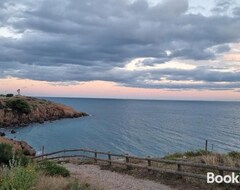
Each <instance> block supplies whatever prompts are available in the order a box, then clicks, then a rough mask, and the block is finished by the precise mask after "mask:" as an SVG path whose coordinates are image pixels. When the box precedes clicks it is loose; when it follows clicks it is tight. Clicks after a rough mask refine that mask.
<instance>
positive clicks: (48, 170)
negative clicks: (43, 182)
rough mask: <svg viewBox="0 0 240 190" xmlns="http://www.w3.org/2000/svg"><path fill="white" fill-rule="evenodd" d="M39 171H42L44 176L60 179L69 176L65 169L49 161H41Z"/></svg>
mask: <svg viewBox="0 0 240 190" xmlns="http://www.w3.org/2000/svg"><path fill="white" fill-rule="evenodd" d="M39 170H41V171H43V172H44V173H45V174H46V175H50V176H62V177H68V176H70V173H69V171H68V170H67V169H66V168H64V167H62V166H59V165H57V164H56V163H54V162H50V161H43V162H41V163H39Z"/></svg>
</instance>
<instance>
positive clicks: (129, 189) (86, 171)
mask: <svg viewBox="0 0 240 190" xmlns="http://www.w3.org/2000/svg"><path fill="white" fill-rule="evenodd" d="M64 166H65V167H66V168H67V169H68V170H69V171H70V173H71V175H72V176H73V177H75V178H77V179H78V180H79V181H81V182H87V183H89V184H91V185H93V186H94V187H98V188H102V189H104V190H172V189H171V188H170V187H168V186H166V185H162V184H160V183H156V182H153V181H150V180H143V179H137V178H134V177H133V176H129V175H125V174H120V173H116V172H111V171H108V170H101V169H100V167H99V166H96V165H74V164H65V165H64Z"/></svg>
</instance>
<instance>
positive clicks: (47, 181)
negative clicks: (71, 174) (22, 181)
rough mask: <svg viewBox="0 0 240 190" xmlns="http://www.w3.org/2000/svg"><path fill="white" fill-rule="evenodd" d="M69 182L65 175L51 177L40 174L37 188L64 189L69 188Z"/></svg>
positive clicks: (45, 189)
mask: <svg viewBox="0 0 240 190" xmlns="http://www.w3.org/2000/svg"><path fill="white" fill-rule="evenodd" d="M68 184H69V179H68V178H63V177H50V176H45V175H43V174H39V176H38V179H37V183H36V189H37V190H43V189H44V190H64V189H67V186H68Z"/></svg>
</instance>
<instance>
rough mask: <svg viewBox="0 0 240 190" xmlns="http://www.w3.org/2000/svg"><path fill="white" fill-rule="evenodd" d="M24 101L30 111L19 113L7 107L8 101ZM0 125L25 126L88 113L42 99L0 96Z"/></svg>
mask: <svg viewBox="0 0 240 190" xmlns="http://www.w3.org/2000/svg"><path fill="white" fill-rule="evenodd" d="M16 100H17V101H19V100H21V101H24V102H25V103H26V104H28V105H29V108H30V111H29V112H23V113H20V112H19V111H16V110H14V109H12V108H9V107H8V102H9V101H16ZM0 103H1V105H2V109H0V127H13V126H27V125H29V124H30V123H44V122H45V121H53V120H58V119H63V118H78V117H83V116H87V115H88V114H86V113H83V112H78V111H75V110H74V109H73V108H71V107H69V106H65V105H62V104H57V103H54V102H51V101H47V100H44V99H38V98H32V97H24V96H17V97H11V98H0Z"/></svg>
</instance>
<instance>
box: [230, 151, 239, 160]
mask: <svg viewBox="0 0 240 190" xmlns="http://www.w3.org/2000/svg"><path fill="white" fill-rule="evenodd" d="M228 156H230V157H231V158H233V159H240V152H237V151H232V152H229V153H228Z"/></svg>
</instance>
